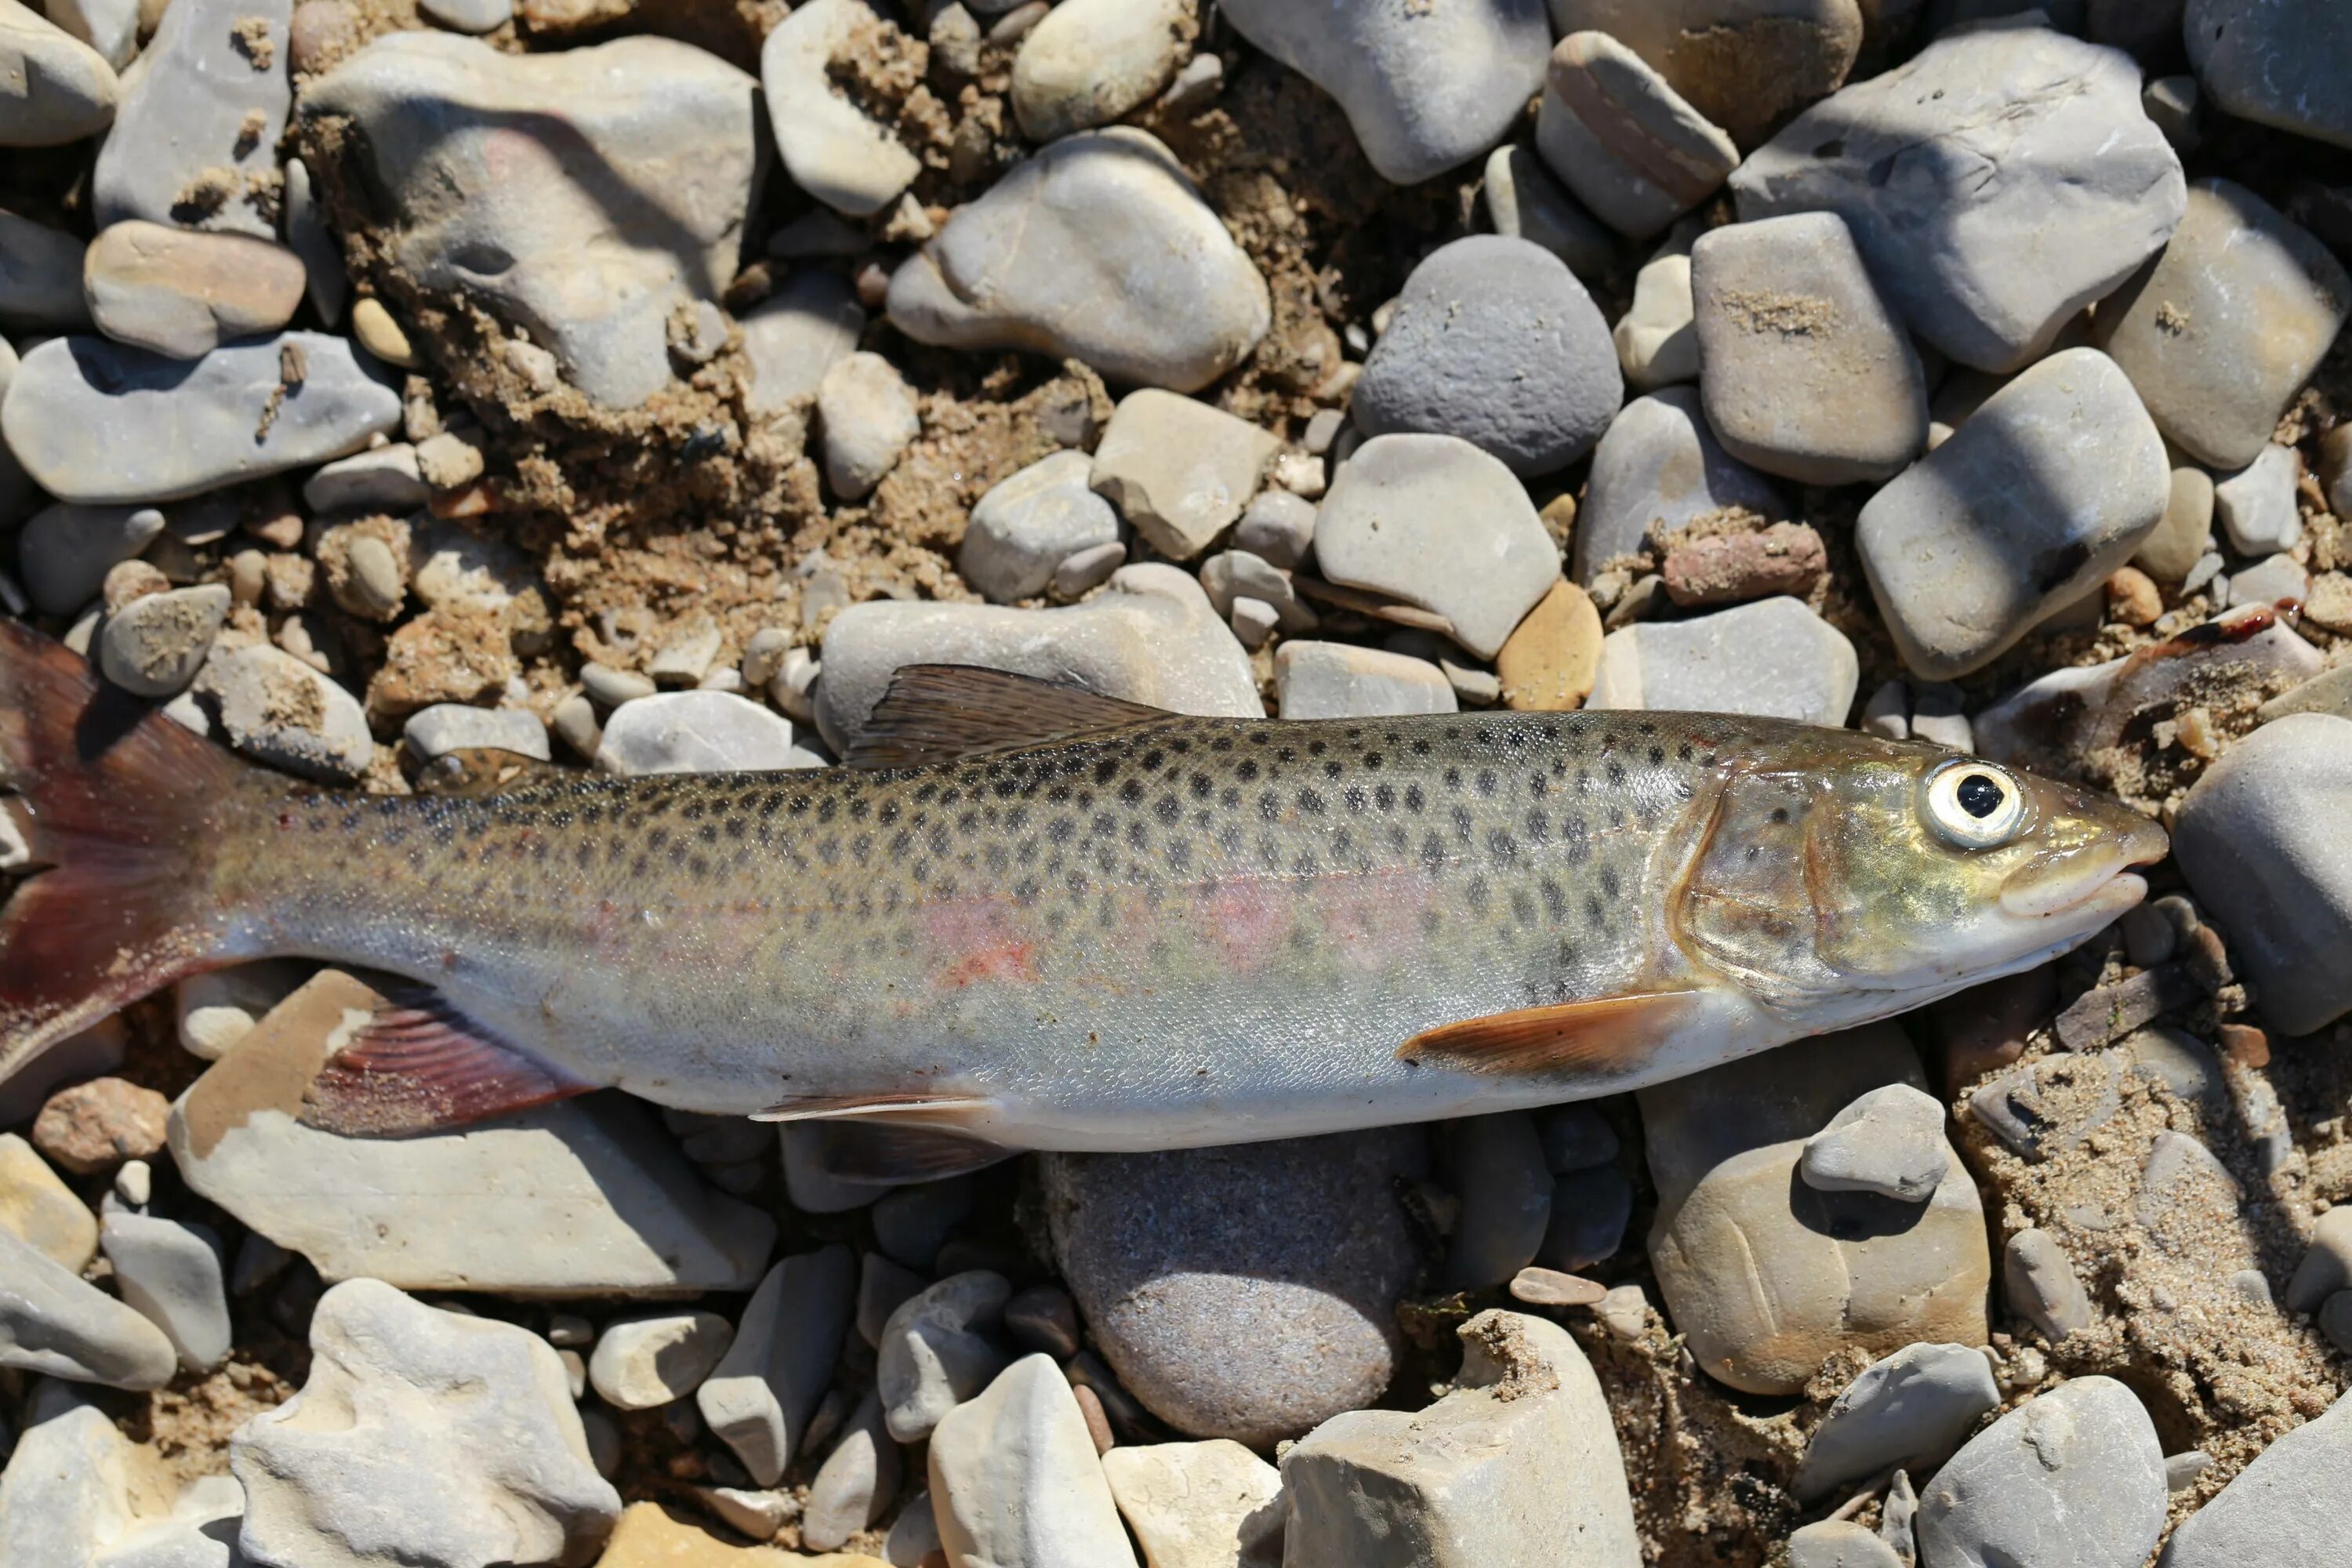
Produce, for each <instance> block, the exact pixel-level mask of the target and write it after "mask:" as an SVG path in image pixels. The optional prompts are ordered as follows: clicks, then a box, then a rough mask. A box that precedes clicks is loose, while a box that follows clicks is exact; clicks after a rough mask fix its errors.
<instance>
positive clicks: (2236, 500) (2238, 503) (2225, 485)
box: [2213, 445, 2303, 555]
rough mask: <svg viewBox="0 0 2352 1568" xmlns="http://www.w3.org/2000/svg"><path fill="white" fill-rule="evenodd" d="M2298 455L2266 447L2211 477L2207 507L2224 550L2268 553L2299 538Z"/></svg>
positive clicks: (2290, 545) (2300, 468) (2288, 546)
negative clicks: (2216, 522)
mask: <svg viewBox="0 0 2352 1568" xmlns="http://www.w3.org/2000/svg"><path fill="white" fill-rule="evenodd" d="M2302 479H2303V458H2301V457H2300V456H2298V455H2297V453H2296V452H2295V449H2294V447H2281V446H2276V445H2269V446H2265V447H2263V449H2262V451H2261V452H2260V453H2259V454H2258V455H2257V456H2256V457H2255V458H2254V460H2253V461H2252V462H2251V463H2249V464H2247V465H2246V466H2245V467H2244V468H2240V469H2239V470H2238V471H2237V472H2236V473H2234V474H2231V475H2229V476H2227V477H2226V478H2223V479H2216V480H2214V481H2213V511H2214V514H2215V515H2216V516H2217V517H2219V518H2220V519H2221V531H2222V532H2224V533H2225V534H2227V535H2228V536H2229V540H2230V548H2231V550H2234V551H2236V552H2238V553H2239V554H2241V555H2270V554H2273V553H2275V552H2279V551H2282V550H2293V549H2294V547H2295V546H2296V545H2298V544H2300V543H2302V542H2303V513H2302V510H2300V508H2299V507H2298V506H2297V504H2296V497H2295V490H2296V488H2297V486H2298V485H2299V484H2300V483H2301V481H2302Z"/></svg>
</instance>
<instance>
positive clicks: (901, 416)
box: [816, 352, 923, 500]
mask: <svg viewBox="0 0 2352 1568" xmlns="http://www.w3.org/2000/svg"><path fill="white" fill-rule="evenodd" d="M816 412H817V418H818V420H819V422H820V423H821V425H822V426H823V427H824V478H825V482H826V483H827V484H829V485H830V486H832V487H833V493H834V494H835V495H836V496H839V497H840V498H841V499H843V500H861V499H863V498H864V497H865V496H866V495H867V494H868V493H869V492H871V491H872V490H873V489H874V487H875V486H876V485H877V484H880V483H881V482H882V476H883V475H885V474H887V473H888V472H889V471H890V469H891V468H892V466H893V465H895V464H896V463H897V462H898V457H899V454H901V453H903V452H904V451H906V449H907V447H908V445H909V444H910V443H912V442H913V440H914V439H915V437H917V436H919V435H920V434H921V433H922V428H923V422H922V418H921V416H919V414H918V413H917V412H916V409H915V395H914V392H913V390H912V389H911V388H909V387H908V385H907V380H906V377H904V376H902V375H900V374H898V367H897V366H896V365H894V364H892V363H890V362H889V361H888V360H887V359H884V358H883V357H882V356H881V355H880V354H877V353H862V352H861V353H853V354H851V355H849V356H848V357H847V358H845V359H844V360H842V361H840V362H839V363H836V364H835V365H834V366H833V367H832V368H831V369H829V370H827V371H826V372H825V373H824V380H823V381H822V382H820V383H818V384H817V389H816Z"/></svg>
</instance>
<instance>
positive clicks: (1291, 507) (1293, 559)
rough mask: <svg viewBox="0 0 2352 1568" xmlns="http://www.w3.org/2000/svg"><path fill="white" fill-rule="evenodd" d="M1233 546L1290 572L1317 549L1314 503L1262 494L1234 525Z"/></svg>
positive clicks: (1285, 493) (1275, 492)
mask: <svg viewBox="0 0 2352 1568" xmlns="http://www.w3.org/2000/svg"><path fill="white" fill-rule="evenodd" d="M1325 412H1332V413H1336V412H1337V411H1336V410H1326V411H1325ZM1317 417H1318V418H1319V417H1321V416H1320V415H1318V416H1317ZM1234 545H1235V546H1236V547H1237V548H1239V549H1242V550H1246V551H1248V552H1250V553H1251V554H1253V555H1255V556H1257V557H1258V558H1259V559H1260V560H1262V561H1265V563H1267V564H1269V565H1272V566H1278V567H1280V568H1282V569H1283V570H1284V571H1290V570H1292V569H1294V568H1296V567H1297V565H1298V564H1299V563H1301V562H1303V561H1305V560H1306V559H1307V552H1308V551H1310V550H1312V549H1313V548H1314V547H1315V503H1314V502H1313V501H1310V500H1307V498H1306V497H1305V496H1302V495H1296V494H1293V493H1292V492H1291V491H1289V490H1284V489H1269V490H1261V491H1259V492H1258V493H1257V494H1256V495H1255V496H1254V497H1253V498H1251V500H1250V503H1249V505H1248V506H1246V507H1244V508H1243V509H1242V519H1241V521H1239V522H1237V523H1235V524H1234Z"/></svg>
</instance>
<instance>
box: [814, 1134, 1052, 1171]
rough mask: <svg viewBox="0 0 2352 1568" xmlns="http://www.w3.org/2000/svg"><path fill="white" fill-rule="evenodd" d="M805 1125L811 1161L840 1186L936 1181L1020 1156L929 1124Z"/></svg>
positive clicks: (1000, 1146) (1001, 1146)
mask: <svg viewBox="0 0 2352 1568" xmlns="http://www.w3.org/2000/svg"><path fill="white" fill-rule="evenodd" d="M807 1125H808V1127H809V1128H810V1130H811V1131H813V1132H814V1134H815V1142H816V1151H817V1163H818V1164H819V1165H821V1166H822V1167H823V1168H824V1171H825V1173H827V1174H828V1175H830V1176H832V1177H834V1178H835V1180H837V1181H844V1182H937V1181H941V1180H944V1179H945V1178H947V1177H949V1176H961V1175H963V1174H965V1173H968V1172H971V1171H977V1170H981V1169H983V1168H985V1167H987V1166H990V1165H993V1164H995V1163H997V1162H998V1161H999V1160H1009V1159H1011V1158H1012V1157H1013V1155H1015V1154H1017V1153H1019V1152H1020V1151H1019V1150H1017V1149H1008V1148H1006V1147H1005V1146H1004V1145H1003V1144H1002V1143H994V1142H990V1141H989V1140H987V1139H985V1138H981V1137H977V1136H975V1135H973V1134H972V1133H970V1132H963V1131H957V1130H956V1129H954V1128H951V1127H942V1126H940V1125H939V1124H937V1123H935V1122H918V1121H862V1120H860V1121H811V1122H809V1123H808V1124H807Z"/></svg>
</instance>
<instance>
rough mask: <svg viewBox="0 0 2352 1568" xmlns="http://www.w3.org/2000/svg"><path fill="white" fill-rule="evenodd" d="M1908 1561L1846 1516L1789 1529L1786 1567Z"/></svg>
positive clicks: (1870, 1567)
mask: <svg viewBox="0 0 2352 1568" xmlns="http://www.w3.org/2000/svg"><path fill="white" fill-rule="evenodd" d="M1979 1359H1981V1358H1979ZM1909 1561H1910V1560H1909V1559H1908V1558H1906V1557H1903V1556H1901V1555H1899V1554H1898V1553H1897V1552H1895V1548H1894V1547H1892V1546H1889V1545H1888V1544H1887V1543H1886V1542H1884V1541H1882V1540H1880V1539H1879V1538H1878V1536H1877V1535H1876V1534H1874V1533H1873V1532H1872V1531H1870V1530H1868V1529H1867V1528H1865V1527H1864V1526H1862V1525H1859V1524H1856V1523H1854V1522H1853V1521H1852V1520H1850V1519H1824V1520H1821V1521H1817V1522H1815V1523H1812V1524H1807V1525H1801V1526H1799V1527H1798V1528H1797V1529H1795V1530H1793V1531H1790V1533H1789V1568H1908V1565H1909Z"/></svg>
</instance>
